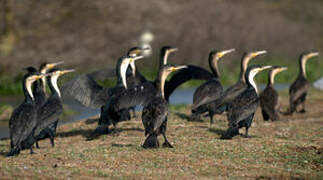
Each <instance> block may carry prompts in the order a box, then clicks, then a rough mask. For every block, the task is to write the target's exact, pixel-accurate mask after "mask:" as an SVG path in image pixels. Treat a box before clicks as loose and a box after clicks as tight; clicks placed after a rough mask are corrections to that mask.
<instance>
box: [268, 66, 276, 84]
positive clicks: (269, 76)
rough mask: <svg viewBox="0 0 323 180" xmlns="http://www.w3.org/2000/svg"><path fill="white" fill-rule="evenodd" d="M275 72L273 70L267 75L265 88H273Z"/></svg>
mask: <svg viewBox="0 0 323 180" xmlns="http://www.w3.org/2000/svg"><path fill="white" fill-rule="evenodd" d="M276 74H277V72H276V71H275V70H271V71H270V72H269V75H268V84H267V86H271V87H272V86H274V81H275V76H276Z"/></svg>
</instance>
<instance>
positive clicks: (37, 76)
mask: <svg viewBox="0 0 323 180" xmlns="http://www.w3.org/2000/svg"><path fill="white" fill-rule="evenodd" d="M45 76H48V74H40V75H34V76H33V79H34V80H35V81H37V80H38V79H41V78H42V77H45Z"/></svg>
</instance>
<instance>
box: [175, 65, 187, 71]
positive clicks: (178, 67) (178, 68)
mask: <svg viewBox="0 0 323 180" xmlns="http://www.w3.org/2000/svg"><path fill="white" fill-rule="evenodd" d="M184 68H187V66H175V67H173V68H172V72H174V71H177V70H180V69H184Z"/></svg>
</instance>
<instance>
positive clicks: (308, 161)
mask: <svg viewBox="0 0 323 180" xmlns="http://www.w3.org/2000/svg"><path fill="white" fill-rule="evenodd" d="M283 99H284V98H283ZM284 102H286V101H284ZM308 107H310V108H308V112H307V113H306V114H297V115H294V116H286V117H283V118H282V120H281V121H278V122H263V120H262V118H261V116H260V113H259V111H258V112H257V115H256V116H255V121H254V123H253V125H252V128H251V129H250V135H252V136H253V137H252V138H249V139H246V138H243V137H235V138H233V139H232V140H220V139H219V137H220V135H221V133H223V131H224V130H226V124H227V123H226V120H225V116H224V115H223V116H216V117H215V119H216V122H215V125H213V126H212V127H209V121H208V120H205V121H204V122H190V121H187V119H185V114H189V108H188V107H184V108H179V109H176V111H175V108H171V111H172V113H171V114H170V116H169V124H168V132H167V134H168V137H169V140H170V141H171V142H172V143H173V145H174V147H175V148H173V149H168V148H160V149H154V150H146V149H143V148H142V147H141V144H142V143H143V141H144V139H145V137H144V133H143V127H142V123H141V120H140V118H136V119H133V120H131V121H129V122H124V123H120V124H119V129H118V131H117V133H115V134H113V135H104V136H100V137H99V138H97V139H94V140H87V138H88V136H89V135H90V133H91V132H92V130H93V129H94V128H95V127H96V121H94V120H87V121H83V122H79V123H74V124H68V125H64V126H62V127H59V129H58V137H57V138H56V147H55V148H51V147H50V144H49V141H48V140H44V141H42V142H41V143H40V146H41V149H38V150H35V152H36V154H32V155H30V154H29V151H23V152H22V153H21V154H20V155H19V156H18V157H12V158H7V157H5V154H6V153H7V152H8V150H9V149H8V148H9V141H8V140H5V141H0V153H1V156H0V179H14V178H27V179H38V178H41V179H53V178H54V179H55V178H56V179H67V178H72V179H80V178H81V179H90V178H91V179H92V178H93V177H96V178H97V179H100V178H109V179H175V178H176V179H298V178H300V179H320V178H323V158H322V157H323V156H322V151H323V102H322V100H318V99H316V98H313V96H312V98H310V100H309V102H308ZM175 112H176V113H175ZM241 132H244V131H241ZM160 140H161V142H162V141H163V140H162V139H160Z"/></svg>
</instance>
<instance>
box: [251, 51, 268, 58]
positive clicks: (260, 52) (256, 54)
mask: <svg viewBox="0 0 323 180" xmlns="http://www.w3.org/2000/svg"><path fill="white" fill-rule="evenodd" d="M266 53H267V51H266V50H263V51H257V52H253V53H252V54H251V57H252V58H254V57H256V56H259V55H262V54H266Z"/></svg>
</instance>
